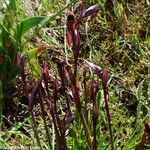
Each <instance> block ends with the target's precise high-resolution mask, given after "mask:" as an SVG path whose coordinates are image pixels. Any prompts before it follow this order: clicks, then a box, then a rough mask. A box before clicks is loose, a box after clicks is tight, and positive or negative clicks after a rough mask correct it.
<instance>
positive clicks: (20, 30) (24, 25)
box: [16, 16, 45, 41]
mask: <svg viewBox="0 0 150 150" xmlns="http://www.w3.org/2000/svg"><path fill="white" fill-rule="evenodd" d="M44 19H45V17H43V16H36V17H31V18H27V19H25V20H23V21H21V22H20V23H19V24H18V25H17V30H16V37H17V39H18V40H19V41H21V38H22V37H23V35H24V34H25V33H26V32H27V31H29V30H30V29H31V28H33V27H35V26H37V25H38V24H40V23H41V22H42V21H43V20H44Z"/></svg>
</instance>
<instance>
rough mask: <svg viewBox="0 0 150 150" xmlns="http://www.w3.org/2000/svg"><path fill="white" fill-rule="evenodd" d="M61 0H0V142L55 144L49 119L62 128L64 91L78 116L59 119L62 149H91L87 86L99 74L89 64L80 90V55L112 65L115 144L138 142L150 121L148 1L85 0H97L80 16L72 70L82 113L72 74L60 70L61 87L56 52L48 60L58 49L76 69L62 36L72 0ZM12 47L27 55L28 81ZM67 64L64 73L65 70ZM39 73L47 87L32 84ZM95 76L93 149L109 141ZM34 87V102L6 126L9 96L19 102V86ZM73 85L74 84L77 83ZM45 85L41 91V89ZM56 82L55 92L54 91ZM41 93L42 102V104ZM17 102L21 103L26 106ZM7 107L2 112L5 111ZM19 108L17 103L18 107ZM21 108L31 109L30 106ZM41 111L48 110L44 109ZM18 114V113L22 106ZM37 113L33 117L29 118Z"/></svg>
mask: <svg viewBox="0 0 150 150" xmlns="http://www.w3.org/2000/svg"><path fill="white" fill-rule="evenodd" d="M66 2H67V1H66ZM66 2H65V1H64V2H62V1H58V0H55V1H46V0H41V1H40V2H39V5H36V6H34V5H31V8H30V7H29V9H27V8H26V6H25V4H23V2H21V1H18V0H13V1H11V3H10V4H7V2H6V1H4V0H3V1H2V2H0V103H1V110H0V122H1V130H0V132H1V134H0V148H9V147H15V146H17V147H21V146H24V147H25V146H31V147H41V149H55V148H56V149H59V144H60V140H59V138H58V137H57V133H56V128H55V123H54V122H55V121H56V124H57V127H58V128H61V129H62V130H63V129H64V127H62V126H63V125H64V124H63V119H64V116H66V117H67V116H69V112H68V110H67V109H68V106H66V100H67V99H68V100H69V102H70V107H71V112H72V114H73V115H74V117H75V118H74V121H73V123H70V124H67V125H64V126H65V127H66V136H65V141H66V143H67V149H70V150H71V149H73V150H77V149H85V150H86V149H91V147H90V141H92V138H93V137H94V136H93V135H94V133H93V124H92V123H93V119H92V114H93V101H92V100H93V97H91V93H92V89H91V86H92V81H93V80H95V81H96V80H97V78H98V77H97V76H96V75H94V74H93V72H92V69H89V72H88V71H87V76H86V94H85V93H84V92H85V87H84V83H83V82H84V81H83V80H84V77H83V76H84V75H83V74H84V66H85V65H87V64H86V62H85V61H84V60H83V59H85V60H88V61H90V62H92V63H94V64H97V65H98V66H100V67H102V68H108V69H109V81H108V84H107V87H108V95H109V100H108V103H109V111H110V116H111V124H112V132H113V145H114V149H115V150H122V149H123V150H134V149H140V148H139V147H140V142H141V137H142V135H143V131H144V123H145V122H149V121H150V102H149V98H150V93H149V81H150V76H149V67H150V65H149V59H150V55H149V54H150V53H149V48H150V28H149V24H150V19H149V18H150V15H149V14H150V4H149V1H141V2H140V1H132V2H128V3H127V2H125V1H113V2H112V3H110V2H109V1H108V2H107V1H100V0H91V1H88V2H86V3H87V7H86V8H88V7H89V6H91V5H93V4H96V3H98V4H99V6H100V11H99V12H98V14H97V15H96V17H95V18H93V19H92V20H90V19H87V18H85V19H84V20H83V22H82V24H81V25H80V30H79V32H80V43H81V49H80V53H79V59H78V68H77V78H76V80H77V87H78V88H79V91H75V92H76V94H79V98H80V102H81V105H82V113H80V112H79V109H78V107H79V106H77V105H76V104H75V103H74V101H73V98H74V96H76V95H73V92H74V91H73V90H72V87H71V85H73V83H72V80H70V79H69V77H68V75H67V79H66V78H65V79H64V78H63V79H64V80H65V81H64V84H65V88H66V89H65V91H63V90H64V89H63V81H62V78H61V73H63V72H61V73H59V70H58V68H57V67H60V66H61V65H60V66H58V64H57V63H58V62H57V63H56V60H55V61H54V60H53V59H54V58H55V57H56V58H60V59H65V58H67V59H68V62H69V63H70V64H71V65H72V66H71V69H72V71H74V67H75V64H74V62H73V58H74V57H73V52H72V49H68V48H67V49H65V47H66V45H65V43H64V35H65V33H64V32H65V29H64V27H65V24H66V20H65V18H66V17H67V14H65V12H67V10H68V9H69V8H71V5H69V6H68V4H67V3H66ZM79 3H80V1H78V2H75V1H72V8H73V9H76V7H78V6H79ZM1 4H2V5H1ZM28 5H29V4H28ZM109 6H111V7H109ZM77 13H78V15H79V13H80V11H79V10H77ZM41 47H44V49H43V50H42V51H41V52H37V49H38V48H41ZM66 50H67V51H66ZM66 52H67V53H66ZM17 55H27V56H28V58H27V60H26V61H25V63H24V65H25V70H24V71H25V74H26V80H25V82H23V81H24V80H22V79H20V78H22V76H21V74H20V72H19V69H18V64H17V63H16V57H17ZM45 58H48V69H49V71H48V73H49V77H48V78H46V79H48V90H47V89H46V83H44V81H46V79H42V77H43V76H44V75H45V74H44V75H43V66H45ZM57 61H58V60H57ZM63 65H64V64H63ZM64 66H65V65H64ZM59 69H60V68H59ZM65 71H66V74H67V71H68V70H67V69H66V70H65ZM65 71H64V72H65ZM40 79H42V83H41V84H42V86H43V88H44V89H41V88H42V87H40V88H39V87H38V85H37V84H38V82H39V80H40ZM56 80H58V89H57V87H55V86H56V85H55V84H54V83H55V82H56ZM98 81H99V86H98V92H97V96H96V106H97V113H98V120H97V123H96V133H97V149H98V150H104V149H106V150H107V149H108V150H109V149H112V145H111V140H110V133H109V126H108V121H107V117H108V116H107V115H106V112H105V108H106V106H105V100H104V98H103V97H104V94H103V87H102V85H101V84H102V82H103V80H102V81H101V80H100V79H98ZM14 87H16V89H15V90H16V91H12V89H13V88H14ZM36 87H37V88H39V92H37V95H38V97H36V96H35V98H36V99H38V102H36V103H35V104H34V105H33V106H31V107H33V110H32V112H33V116H32V117H31V116H22V118H23V119H21V120H19V119H18V120H17V119H16V121H13V120H11V121H12V123H11V124H10V125H9V127H7V126H5V125H4V123H3V118H6V120H7V119H9V116H13V115H14V114H13V111H12V112H11V111H10V112H9V110H8V109H7V105H8V103H9V102H10V100H12V101H14V103H16V104H14V103H12V107H16V105H17V104H18V102H20V103H22V99H23V96H24V95H23V94H25V93H29V92H30V94H31V95H33V96H34V94H33V93H31V92H32V91H33V89H34V88H36ZM55 88H56V89H55ZM73 89H76V86H75V87H73ZM18 90H19V91H20V92H18ZM42 90H44V91H46V93H45V97H44V94H42V92H43V91H42ZM56 90H58V91H59V92H58V95H57V96H56V99H55V96H54V95H55V94H56ZM48 91H49V92H48ZM65 92H66V93H65ZM10 93H12V94H10ZM48 93H50V94H51V95H50V97H51V98H52V99H53V100H54V101H56V106H57V111H58V116H57V115H56V114H57V113H56V112H55V111H54V112H52V111H49V107H48V104H47V103H46V101H44V100H43V99H45V98H49V95H48ZM66 95H67V96H66ZM26 96H27V95H26ZM39 97H41V100H43V101H44V103H45V104H41V105H40V104H39V101H40V98H39ZM17 101H18V102H17ZM53 103H54V102H53ZM54 106H55V104H54ZM29 107H30V106H29ZM42 107H43V109H44V111H43V112H42ZM9 108H10V106H9ZM20 109H23V110H22V111H24V110H25V108H24V107H23V108H20ZM4 110H5V114H6V116H5V117H4V116H3V115H4V114H3V111H4ZM17 110H18V107H16V109H15V111H17ZM20 111H21V110H20ZM25 111H28V109H27V110H25ZM30 111H31V110H30ZM32 112H31V113H32ZM42 113H43V114H45V113H46V115H43V114H42ZM53 114H54V116H53ZM44 116H45V117H46V118H44ZM15 117H16V118H17V117H18V118H19V114H18V116H15ZM34 117H35V121H34V120H33V118H34ZM57 117H59V119H60V120H59V119H58V118H57ZM84 119H85V121H84ZM4 120H5V119H4ZM59 121H60V122H61V123H60V122H59ZM86 124H87V126H86ZM48 132H49V134H48ZM87 132H89V133H87ZM36 133H37V134H36ZM49 137H50V138H49ZM64 143H65V142H64ZM149 148H150V140H149V139H147V143H145V149H149Z"/></svg>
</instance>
